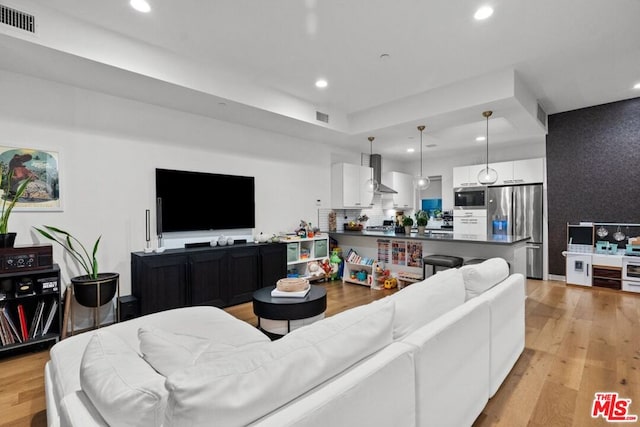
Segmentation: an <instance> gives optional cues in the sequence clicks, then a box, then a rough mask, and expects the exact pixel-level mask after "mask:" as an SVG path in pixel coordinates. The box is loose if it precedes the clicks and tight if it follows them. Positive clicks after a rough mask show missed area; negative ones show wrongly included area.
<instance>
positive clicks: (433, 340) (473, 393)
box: [402, 298, 490, 426]
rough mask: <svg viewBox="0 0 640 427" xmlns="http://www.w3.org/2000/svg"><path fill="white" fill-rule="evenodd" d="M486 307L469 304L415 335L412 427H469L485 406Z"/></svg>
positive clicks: (411, 337) (480, 303) (481, 303)
mask: <svg viewBox="0 0 640 427" xmlns="http://www.w3.org/2000/svg"><path fill="white" fill-rule="evenodd" d="M489 338H490V337H489V304H488V303H487V302H486V301H480V300H477V298H474V299H472V300H469V301H467V302H466V303H464V304H463V305H461V306H459V307H456V308H455V309H453V310H451V311H449V312H448V313H445V314H444V315H442V316H440V317H439V318H437V319H436V320H434V321H432V322H430V323H429V324H427V325H425V326H423V327H422V328H420V329H418V330H416V331H415V332H413V333H412V334H411V335H409V336H407V337H406V338H405V339H404V340H402V342H404V343H407V344H409V345H412V346H414V347H415V362H416V399H417V402H416V411H417V425H419V426H426V425H433V426H465V425H469V426H470V425H472V424H473V422H474V420H475V419H476V418H477V417H478V415H479V414H480V413H481V412H482V409H483V408H484V406H485V405H486V403H487V401H488V400H489V348H490V344H489Z"/></svg>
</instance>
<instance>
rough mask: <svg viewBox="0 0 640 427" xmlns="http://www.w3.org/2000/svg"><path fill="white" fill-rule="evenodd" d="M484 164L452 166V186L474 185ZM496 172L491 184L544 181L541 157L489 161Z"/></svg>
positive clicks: (476, 184) (477, 184) (476, 183)
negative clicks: (493, 182) (495, 178)
mask: <svg viewBox="0 0 640 427" xmlns="http://www.w3.org/2000/svg"><path fill="white" fill-rule="evenodd" d="M485 167H486V164H481V165H472V166H459V167H455V168H453V187H454V188H456V187H474V186H479V185H481V184H480V183H478V173H479V172H480V171H481V170H482V169H484V168H485ZM489 167H490V168H493V169H495V171H496V172H497V173H498V180H497V181H496V183H495V184H492V185H513V184H537V183H540V182H544V165H543V159H541V158H539V159H526V160H515V161H508V162H497V163H489Z"/></svg>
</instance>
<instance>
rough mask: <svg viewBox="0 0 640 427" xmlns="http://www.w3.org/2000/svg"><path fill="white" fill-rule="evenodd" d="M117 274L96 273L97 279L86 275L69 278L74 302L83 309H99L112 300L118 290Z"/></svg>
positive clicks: (118, 276) (118, 275)
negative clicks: (83, 307)
mask: <svg viewBox="0 0 640 427" xmlns="http://www.w3.org/2000/svg"><path fill="white" fill-rule="evenodd" d="M119 279H120V274H118V273H98V278H97V279H92V278H91V277H89V276H88V275H84V276H77V277H72V278H71V283H73V294H74V295H75V297H76V301H78V303H79V304H80V305H83V306H85V307H101V306H103V305H105V304H107V303H108V302H109V301H111V300H112V299H113V297H114V296H115V295H116V291H117V290H118V280H119Z"/></svg>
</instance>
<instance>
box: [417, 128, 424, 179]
mask: <svg viewBox="0 0 640 427" xmlns="http://www.w3.org/2000/svg"><path fill="white" fill-rule="evenodd" d="M424 128H425V126H424V125H420V126H418V130H419V131H420V176H423V172H422V132H423V131H424Z"/></svg>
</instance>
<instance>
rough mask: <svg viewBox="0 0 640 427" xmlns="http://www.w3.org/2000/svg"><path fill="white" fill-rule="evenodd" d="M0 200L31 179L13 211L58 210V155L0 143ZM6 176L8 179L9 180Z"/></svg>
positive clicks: (59, 205) (59, 194)
mask: <svg viewBox="0 0 640 427" xmlns="http://www.w3.org/2000/svg"><path fill="white" fill-rule="evenodd" d="M0 169H1V170H2V173H1V175H0V179H1V181H0V203H2V200H5V199H6V198H7V196H8V194H7V192H8V193H9V194H11V192H12V191H15V190H16V189H17V188H18V186H19V185H20V183H21V182H22V181H24V180H25V179H31V182H29V184H27V188H26V190H25V192H24V194H23V195H22V197H20V199H19V200H18V202H17V203H16V205H15V209H14V210H15V211H61V210H62V198H61V193H60V156H59V154H58V153H57V152H55V151H44V150H38V149H33V148H15V147H5V146H0ZM9 177H11V181H10V182H9Z"/></svg>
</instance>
